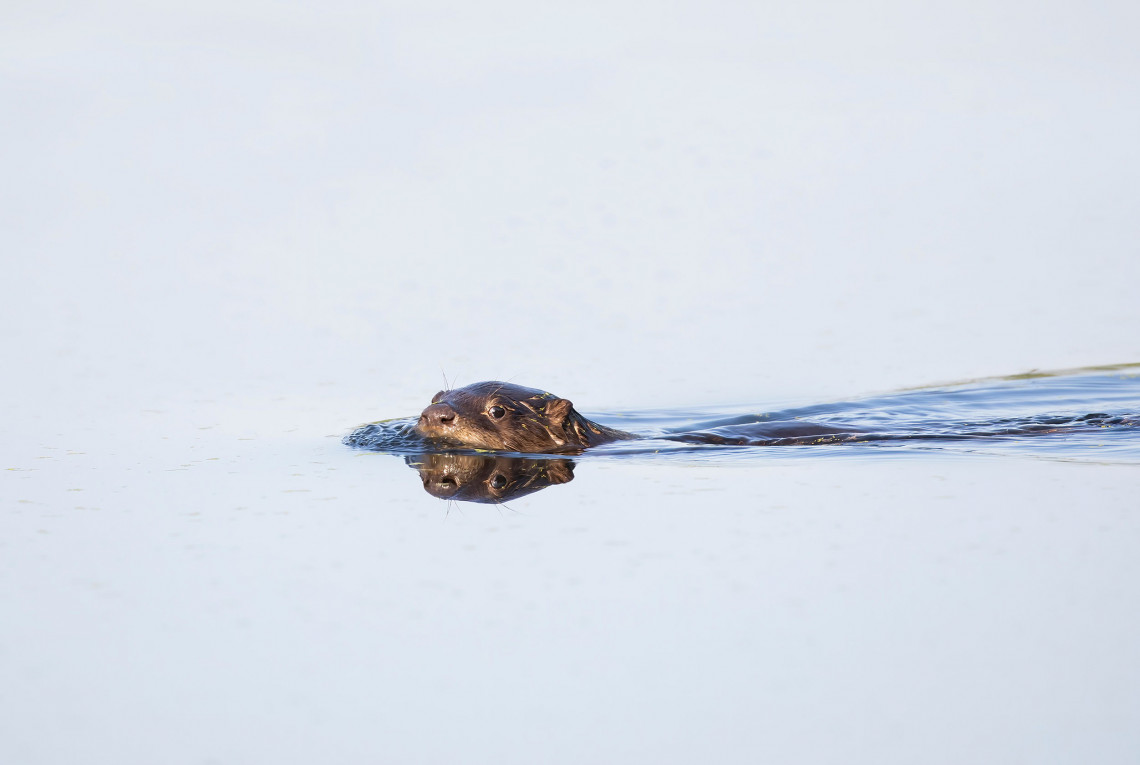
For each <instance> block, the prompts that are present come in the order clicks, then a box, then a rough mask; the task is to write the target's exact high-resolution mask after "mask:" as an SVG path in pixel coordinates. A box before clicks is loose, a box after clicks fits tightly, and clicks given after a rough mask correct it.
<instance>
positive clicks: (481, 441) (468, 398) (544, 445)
mask: <svg viewBox="0 0 1140 765" xmlns="http://www.w3.org/2000/svg"><path fill="white" fill-rule="evenodd" d="M581 419H582V416H581V415H579V414H578V413H577V412H575V411H574V405H573V404H571V403H570V402H569V401H567V400H566V399H564V398H558V397H557V396H555V395H554V394H552V393H547V392H545V391H541V390H535V389H534V388H524V387H523V386H521V385H511V384H510V383H504V382H481V383H475V384H473V385H468V386H467V387H465V388H456V389H455V390H448V391H440V392H439V393H437V394H435V396H434V397H433V398H432V400H431V406H429V407H428V408H427V409H424V411H423V414H421V415H420V419H419V422H417V423H416V427H415V429H416V432H417V433H419V434H420V435H421V436H424V437H425V438H429V439H432V440H435V441H440V442H443V443H446V444H451V445H455V446H466V447H468V448H471V449H488V450H491V451H500V452H532V453H533V452H545V453H550V452H565V451H577V450H579V449H581V448H583V447H586V446H589V445H590V443H589V441H588V440H586V437H585V433H584V432H583V430H582V428H581V427H578V426H577V421H578V420H581Z"/></svg>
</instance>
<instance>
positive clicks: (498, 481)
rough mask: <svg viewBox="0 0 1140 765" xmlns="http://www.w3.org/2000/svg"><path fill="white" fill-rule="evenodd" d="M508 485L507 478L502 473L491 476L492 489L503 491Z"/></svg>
mask: <svg viewBox="0 0 1140 765" xmlns="http://www.w3.org/2000/svg"><path fill="white" fill-rule="evenodd" d="M506 485H507V477H506V476H505V475H503V474H502V473H495V474H494V475H493V476H491V488H492V489H501V488H503V487H504V486H506Z"/></svg>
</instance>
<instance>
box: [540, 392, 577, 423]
mask: <svg viewBox="0 0 1140 765" xmlns="http://www.w3.org/2000/svg"><path fill="white" fill-rule="evenodd" d="M573 409H574V405H573V404H571V403H570V402H569V401H567V400H566V399H564V398H552V399H550V400H549V401H547V402H546V416H547V417H549V418H550V419H551V420H554V421H555V422H561V421H562V420H565V419H566V418H567V417H569V416H570V412H571V411H573Z"/></svg>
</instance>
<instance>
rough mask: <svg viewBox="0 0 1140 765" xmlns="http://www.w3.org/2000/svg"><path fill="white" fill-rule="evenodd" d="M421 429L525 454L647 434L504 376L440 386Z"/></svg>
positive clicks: (803, 426)
mask: <svg viewBox="0 0 1140 765" xmlns="http://www.w3.org/2000/svg"><path fill="white" fill-rule="evenodd" d="M414 430H415V432H416V433H418V434H419V435H420V436H422V437H423V438H425V439H427V440H428V441H429V442H432V443H435V444H439V445H442V446H450V447H460V448H468V449H481V450H487V451H495V452H521V453H524V454H561V453H574V454H576V453H580V452H582V451H583V450H585V449H588V448H590V447H592V446H598V445H600V444H606V443H611V442H613V441H627V440H633V439H639V438H645V436H641V435H638V434H636V433H626V432H625V431H621V430H615V429H614V428H609V427H606V426H605V425H601V424H599V423H596V422H593V421H591V420H588V419H586V418H585V417H583V416H582V415H581V414H580V413H579V412H578V411H577V410H576V409H574V405H573V404H572V403H571V402H570V401H568V400H567V399H564V398H559V397H558V396H555V395H554V394H553V393H548V392H546V391H543V390H538V389H536V388H526V387H523V386H521V385H514V384H512V383H505V382H498V381H488V382H479V383H474V384H472V385H468V386H466V387H463V388H456V389H454V390H442V391H440V392H439V393H437V394H435V396H433V397H432V400H431V405H429V406H428V407H427V408H426V409H424V411H423V413H422V414H420V417H419V420H418V421H417V422H416V424H415V427H414ZM866 433H867V431H864V430H860V429H857V428H839V427H829V426H826V425H820V424H817V423H812V422H804V421H800V420H788V421H783V422H780V421H777V422H763V423H749V424H745V425H733V426H731V427H722V428H717V427H713V428H711V429H708V430H700V431H693V432H686V433H679V434H668V435H664V436H657V438H666V439H669V440H673V441H685V442H689V443H700V444H739V445H783V444H818V443H838V442H841V441H849V440H854V439H855V438H857V437H859V436H862V435H866Z"/></svg>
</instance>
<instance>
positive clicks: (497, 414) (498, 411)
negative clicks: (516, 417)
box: [487, 406, 507, 420]
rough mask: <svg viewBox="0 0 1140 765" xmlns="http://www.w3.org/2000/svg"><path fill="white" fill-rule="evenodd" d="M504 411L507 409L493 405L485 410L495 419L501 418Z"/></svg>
mask: <svg viewBox="0 0 1140 765" xmlns="http://www.w3.org/2000/svg"><path fill="white" fill-rule="evenodd" d="M506 413H507V410H506V409H504V408H503V407H501V406H493V407H491V408H490V409H488V410H487V414H489V415H491V417H492V418H493V419H496V420H501V419H502V418H503V415H504V414H506Z"/></svg>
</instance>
